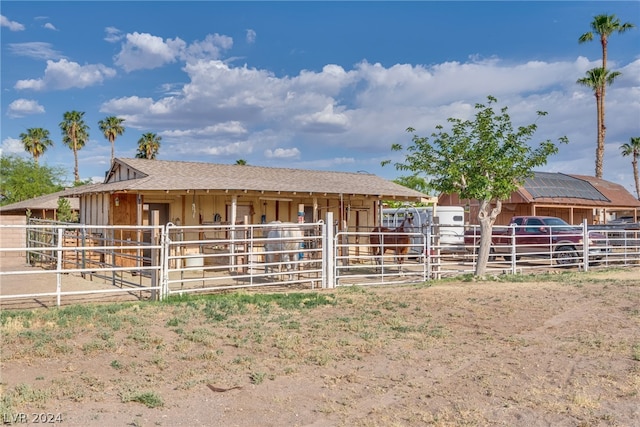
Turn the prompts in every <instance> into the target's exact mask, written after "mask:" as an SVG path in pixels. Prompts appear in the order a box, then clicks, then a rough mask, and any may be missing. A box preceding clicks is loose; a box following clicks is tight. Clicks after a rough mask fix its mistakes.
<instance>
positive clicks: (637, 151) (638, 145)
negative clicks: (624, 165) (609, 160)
mask: <svg viewBox="0 0 640 427" xmlns="http://www.w3.org/2000/svg"><path fill="white" fill-rule="evenodd" d="M620 149H621V150H622V155H623V156H624V157H627V156H631V164H632V165H633V179H634V180H635V183H636V195H637V196H638V200H640V177H639V176H638V158H639V157H640V136H635V137H633V136H632V137H631V139H630V140H629V142H627V143H626V144H622V145H621V146H620Z"/></svg>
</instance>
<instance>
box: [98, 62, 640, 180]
mask: <svg viewBox="0 0 640 427" xmlns="http://www.w3.org/2000/svg"><path fill="white" fill-rule="evenodd" d="M597 64H598V61H589V60H588V59H586V58H584V57H577V58H575V59H574V60H572V61H556V62H541V61H531V62H523V63H516V64H513V63H510V64H507V63H504V62H503V61H501V60H500V59H499V58H490V59H487V60H478V59H474V60H473V61H469V62H447V63H442V64H437V65H433V66H420V65H407V64H396V65H392V66H388V67H385V66H383V65H381V64H370V63H368V62H362V63H359V64H357V65H356V66H355V67H354V68H353V69H351V70H345V69H344V68H342V67H340V66H338V65H332V64H329V65H326V66H325V67H323V69H322V70H321V71H319V72H314V71H309V70H304V71H301V72H300V73H299V74H298V75H294V76H282V77H279V76H276V75H274V74H273V73H271V72H270V71H268V70H264V69H256V68H249V67H247V66H246V65H245V66H242V67H234V66H232V65H231V64H230V63H228V62H223V61H221V60H194V61H192V62H189V63H187V64H186V65H185V66H184V67H183V70H184V72H185V73H186V74H187V76H188V79H189V81H188V82H187V83H186V84H184V85H183V86H182V88H176V87H172V90H171V92H170V93H168V94H164V95H162V96H159V97H155V98H139V97H135V96H134V97H123V98H118V99H113V100H110V101H107V102H105V103H104V104H103V105H102V107H101V111H102V112H104V113H108V114H115V115H118V116H121V117H125V118H126V119H127V123H128V124H129V125H130V126H135V127H138V128H141V129H149V128H151V129H156V132H158V133H161V134H162V135H163V141H166V144H167V146H171V147H172V154H175V153H178V152H179V153H180V156H181V158H182V157H185V156H191V158H193V159H194V160H199V159H202V156H203V155H216V156H224V155H238V154H242V155H244V153H250V152H253V153H256V155H260V154H261V155H262V156H264V158H262V159H256V160H252V159H250V158H249V159H248V161H249V162H251V163H256V164H257V163H259V162H260V160H262V161H265V159H268V160H269V163H270V164H273V165H278V164H279V165H284V166H287V165H290V163H288V161H291V160H296V162H295V164H296V167H299V166H304V165H307V167H327V168H329V167H338V168H340V167H344V168H345V169H347V170H350V169H351V168H352V167H353V168H355V169H365V170H370V171H371V172H372V173H378V172H379V171H378V169H377V166H376V165H379V160H380V159H386V158H390V157H392V156H393V155H395V154H394V153H391V152H390V146H391V144H392V143H402V144H405V145H406V144H408V143H409V142H410V135H408V134H407V133H406V132H405V129H406V128H407V127H409V126H411V127H414V128H416V130H417V133H418V134H419V135H422V136H428V135H429V134H430V133H431V132H433V131H434V129H435V126H437V125H444V126H446V125H447V119H448V118H450V117H456V118H461V119H466V118H471V117H472V116H473V114H474V113H475V110H474V105H475V104H476V103H478V102H486V97H487V96H488V95H493V96H495V97H497V98H498V101H499V105H500V106H508V107H509V114H510V115H511V117H512V120H513V123H514V125H515V126H519V125H527V124H530V123H533V122H534V121H535V122H536V124H537V125H538V132H537V133H536V138H535V140H534V141H532V143H533V144H535V143H537V142H540V141H543V140H545V139H551V140H554V141H555V140H557V138H558V137H560V136H562V135H567V136H568V137H569V139H570V141H571V142H570V144H569V145H568V146H562V147H561V149H560V152H559V153H558V155H556V156H553V157H552V158H551V159H550V161H549V164H548V165H546V166H545V167H544V168H541V169H543V170H554V169H556V168H557V169H559V170H562V171H563V172H566V173H591V174H592V173H593V171H592V169H591V168H590V169H589V170H585V165H591V164H593V155H594V150H595V137H594V134H595V101H594V97H593V93H591V92H590V91H589V90H588V89H586V88H584V87H580V86H578V85H577V84H576V80H577V79H578V78H580V77H581V76H582V75H583V74H584V72H585V71H586V70H587V69H589V68H592V67H594V66H597ZM618 69H619V70H620V71H622V73H623V75H622V76H621V77H620V78H619V79H618V80H617V81H616V83H615V85H613V86H612V87H611V89H609V90H608V91H607V141H608V146H607V149H606V152H605V162H606V164H607V169H609V168H610V170H611V171H612V173H613V171H626V170H627V169H629V171H628V172H624V173H626V174H627V176H628V175H630V174H631V168H630V166H629V165H627V163H628V161H627V160H628V159H624V160H621V156H620V154H619V150H618V149H617V148H616V147H619V145H620V144H622V143H624V142H628V138H629V136H630V135H636V134H640V125H639V124H638V123H639V120H638V117H639V116H640V102H638V99H640V59H638V60H635V61H634V62H632V63H629V64H626V65H624V66H619V67H618ZM538 110H544V111H547V112H548V113H549V114H548V116H546V117H543V118H540V119H539V120H537V117H536V111H538ZM609 144H610V145H609ZM292 146H296V147H299V148H286V147H292ZM174 147H175V150H174ZM320 147H322V148H320ZM343 150H351V151H350V152H348V153H347V152H345V154H344V155H342V153H343ZM303 153H304V156H303ZM354 153H355V154H354ZM305 156H308V157H312V158H314V160H309V158H306V157H305ZM372 159H374V160H375V161H374V160H372ZM398 160H399V159H398ZM214 161H219V159H215V160H214ZM383 173H386V174H389V175H392V176H397V174H398V173H397V172H396V171H395V170H393V168H386V169H385V170H384V171H383ZM605 173H606V170H605ZM627 179H628V178H627Z"/></svg>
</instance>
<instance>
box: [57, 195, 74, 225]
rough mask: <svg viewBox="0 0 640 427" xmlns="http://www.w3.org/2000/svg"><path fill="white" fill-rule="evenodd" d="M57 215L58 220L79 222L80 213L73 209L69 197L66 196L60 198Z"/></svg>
mask: <svg viewBox="0 0 640 427" xmlns="http://www.w3.org/2000/svg"><path fill="white" fill-rule="evenodd" d="M56 217H57V219H58V221H61V222H78V214H77V213H76V212H74V211H73V209H71V202H69V199H65V198H64V197H60V198H59V199H58V209H57V211H56Z"/></svg>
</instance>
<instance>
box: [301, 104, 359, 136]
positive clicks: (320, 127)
mask: <svg viewBox="0 0 640 427" xmlns="http://www.w3.org/2000/svg"><path fill="white" fill-rule="evenodd" d="M296 120H297V121H298V122H299V123H300V127H301V129H302V130H304V131H305V132H319V133H340V132H344V131H345V130H347V128H348V126H349V118H348V117H347V115H346V114H342V113H336V112H334V109H333V105H332V104H329V105H327V106H326V107H325V108H324V110H322V111H318V112H315V113H312V114H304V115H299V116H297V117H296Z"/></svg>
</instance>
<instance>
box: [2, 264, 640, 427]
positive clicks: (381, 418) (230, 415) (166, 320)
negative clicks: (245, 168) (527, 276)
mask: <svg viewBox="0 0 640 427" xmlns="http://www.w3.org/2000/svg"><path fill="white" fill-rule="evenodd" d="M555 276H556V277H557V278H558V280H554V279H553V277H554V276H545V279H544V280H542V279H540V280H536V281H529V282H521V283H520V282H508V281H504V282H503V281H483V282H460V281H443V282H437V283H432V284H429V285H421V286H394V287H357V288H356V287H353V288H341V289H337V290H332V291H319V292H316V293H312V292H309V298H314V297H315V295H320V296H321V297H324V298H326V299H327V300H328V301H330V302H331V303H330V304H324V305H319V306H317V307H313V308H303V307H300V308H293V309H291V308H282V307H280V306H277V305H275V304H266V305H255V304H254V305H249V306H247V307H245V309H244V310H240V309H238V310H235V311H234V310H232V309H230V308H229V309H228V310H227V311H224V310H225V309H224V308H223V307H222V306H216V307H217V308H215V309H216V310H218V312H216V313H218V314H219V316H218V317H216V316H215V315H212V310H214V308H213V306H211V305H207V304H205V303H194V302H191V303H190V302H186V303H180V304H173V305H165V304H148V303H133V304H129V305H128V306H126V308H123V309H120V310H119V311H117V313H116V312H115V311H113V312H108V310H98V311H97V313H98V314H96V315H95V316H93V317H87V316H84V315H81V313H80V312H79V311H78V312H71V311H70V312H68V314H66V315H64V316H58V317H54V316H52V317H51V318H50V320H47V316H43V315H42V312H46V310H43V309H41V310H38V313H40V315H39V316H36V317H33V318H31V319H30V320H29V319H27V318H26V317H24V316H22V317H20V316H10V315H9V313H8V312H7V311H5V312H4V313H3V316H4V317H3V318H2V319H3V323H2V338H3V343H2V365H1V367H2V371H1V374H2V377H1V391H2V393H3V396H4V397H3V405H4V407H3V410H4V411H5V413H7V411H9V409H10V410H11V411H12V412H11V414H12V415H11V416H13V417H16V416H22V415H21V414H25V416H26V419H27V421H33V417H34V416H33V414H34V413H38V414H40V413H48V414H52V415H51V417H52V418H53V417H54V416H56V417H57V416H58V415H59V416H60V418H59V419H58V421H60V419H61V422H59V424H60V425H83V426H94V425H95V426H98V425H100V426H104V425H109V426H124V425H135V426H154V425H155V426H180V425H183V426H212V425H224V426H258V425H261V426H354V425H355V426H416V425H438V426H463V425H465V426H468V425H473V426H478V425H481V426H482V425H492V426H495V425H501V426H548V425H553V426H600V425H602V426H609V425H610V426H634V425H640V405H639V404H638V402H640V270H639V269H638V268H633V269H631V268H630V269H627V270H614V271H606V272H594V273H588V274H579V273H576V274H570V275H565V274H563V275H555ZM63 310H67V309H63ZM207 310H208V311H207ZM50 311H51V310H50ZM65 313H66V312H65ZM74 313H75V314H74ZM100 313H102V314H100ZM216 313H214V314H216ZM61 318H63V319H66V323H65V322H63V321H61V320H60V319H61ZM144 393H147V394H146V395H145V394H144ZM136 396H137V397H136ZM140 396H146V398H144V397H142V398H141V397H140ZM154 399H155V400H154ZM7 408H9V409H7ZM5 416H6V415H5ZM4 421H5V422H6V421H7V420H6V419H5V420H4Z"/></svg>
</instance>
